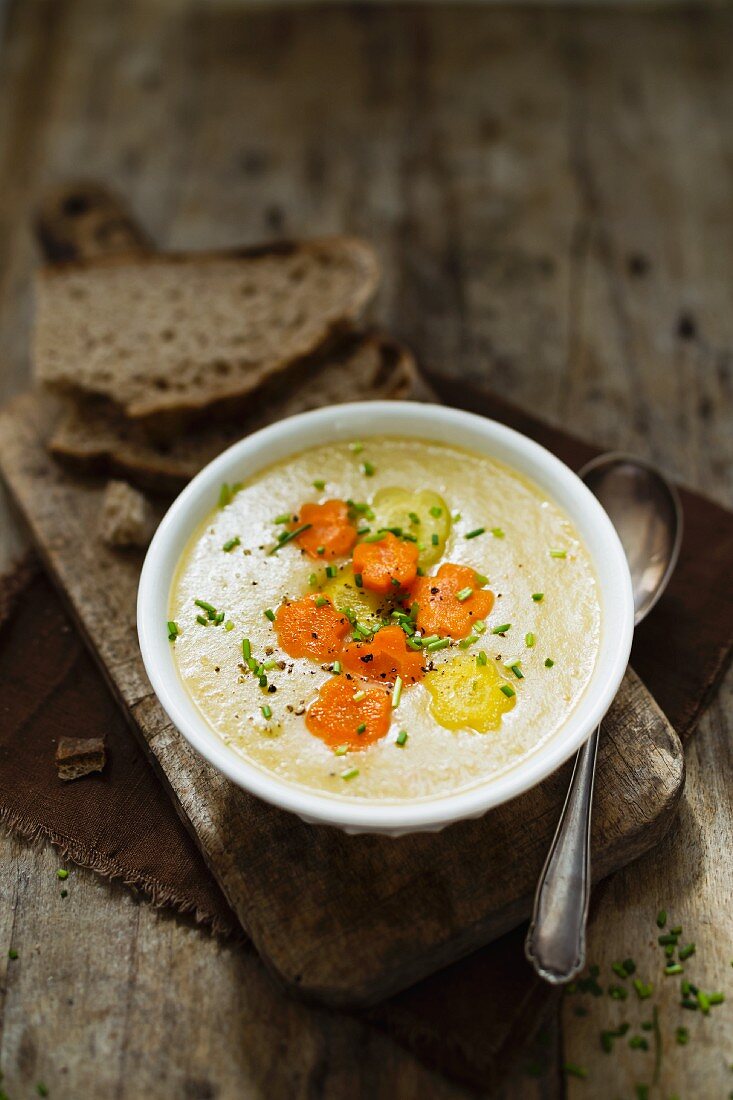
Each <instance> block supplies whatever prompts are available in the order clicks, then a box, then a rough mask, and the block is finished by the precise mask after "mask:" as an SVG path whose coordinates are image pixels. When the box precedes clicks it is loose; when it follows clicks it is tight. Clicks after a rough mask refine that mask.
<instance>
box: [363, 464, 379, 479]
mask: <svg viewBox="0 0 733 1100" xmlns="http://www.w3.org/2000/svg"><path fill="white" fill-rule="evenodd" d="M362 471H363V473H364V477H374V475H375V474H376V472H377V469H376V466H374V465H373V464H372V463H371V462H365V463H364V464H363V465H362Z"/></svg>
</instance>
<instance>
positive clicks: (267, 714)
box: [260, 703, 272, 718]
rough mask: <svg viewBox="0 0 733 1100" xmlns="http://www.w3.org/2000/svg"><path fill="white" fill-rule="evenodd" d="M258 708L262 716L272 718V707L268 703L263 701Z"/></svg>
mask: <svg viewBox="0 0 733 1100" xmlns="http://www.w3.org/2000/svg"><path fill="white" fill-rule="evenodd" d="M260 710H261V711H262V717H263V718H272V709H271V707H270V705H269V703H264V704H263V706H261V707H260Z"/></svg>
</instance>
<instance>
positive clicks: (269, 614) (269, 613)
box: [265, 601, 318, 623]
mask: <svg viewBox="0 0 733 1100" xmlns="http://www.w3.org/2000/svg"><path fill="white" fill-rule="evenodd" d="M317 602H318V601H316V603H317ZM265 618H266V619H269V620H270V622H271V623H274V622H275V612H274V611H273V610H272V608H271V607H268V608H267V609H266V611H265Z"/></svg>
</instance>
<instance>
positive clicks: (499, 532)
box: [491, 527, 505, 539]
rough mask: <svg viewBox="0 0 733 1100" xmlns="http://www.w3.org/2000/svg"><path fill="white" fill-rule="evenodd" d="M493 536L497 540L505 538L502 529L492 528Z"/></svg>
mask: <svg viewBox="0 0 733 1100" xmlns="http://www.w3.org/2000/svg"><path fill="white" fill-rule="evenodd" d="M491 534H492V535H493V536H494V538H495V539H503V538H504V537H505V536H504V532H503V531H502V529H501V527H492V528H491Z"/></svg>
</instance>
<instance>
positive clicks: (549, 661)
mask: <svg viewBox="0 0 733 1100" xmlns="http://www.w3.org/2000/svg"><path fill="white" fill-rule="evenodd" d="M554 664H555V662H554V661H553V659H552V657H545V668H552V666H553V665H554Z"/></svg>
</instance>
